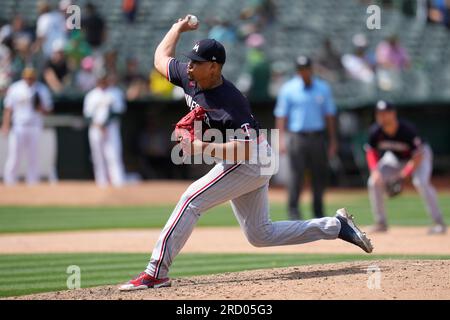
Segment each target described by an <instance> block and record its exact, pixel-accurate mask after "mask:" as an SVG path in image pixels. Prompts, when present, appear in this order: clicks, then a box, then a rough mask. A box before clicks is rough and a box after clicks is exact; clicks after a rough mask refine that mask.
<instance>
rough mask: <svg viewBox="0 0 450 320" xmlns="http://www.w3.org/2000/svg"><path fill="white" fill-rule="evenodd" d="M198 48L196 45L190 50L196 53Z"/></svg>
mask: <svg viewBox="0 0 450 320" xmlns="http://www.w3.org/2000/svg"><path fill="white" fill-rule="evenodd" d="M198 47H199V44H198V43H196V44H195V46H194V47H193V48H192V50H194V51H195V52H198Z"/></svg>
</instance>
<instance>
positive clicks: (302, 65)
mask: <svg viewBox="0 0 450 320" xmlns="http://www.w3.org/2000/svg"><path fill="white" fill-rule="evenodd" d="M295 66H296V67H297V69H308V68H311V66H312V60H311V58H310V57H307V56H304V55H300V56H298V57H297V59H295Z"/></svg>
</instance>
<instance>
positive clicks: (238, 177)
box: [119, 15, 373, 291]
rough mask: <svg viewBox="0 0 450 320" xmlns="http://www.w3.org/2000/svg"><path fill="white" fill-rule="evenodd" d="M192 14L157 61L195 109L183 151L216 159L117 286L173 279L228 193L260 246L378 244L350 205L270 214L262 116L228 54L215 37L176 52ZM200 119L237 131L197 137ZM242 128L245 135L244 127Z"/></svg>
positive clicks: (185, 124) (367, 247)
mask: <svg viewBox="0 0 450 320" xmlns="http://www.w3.org/2000/svg"><path fill="white" fill-rule="evenodd" d="M189 18H190V16H189V15H188V16H186V17H185V18H184V19H179V20H178V22H177V23H175V24H174V25H173V26H172V28H171V29H170V30H169V32H168V33H167V34H166V35H165V37H164V39H163V40H162V41H161V43H160V44H159V45H158V47H157V49H156V52H155V60H154V62H155V68H156V69H157V70H158V71H159V72H160V73H161V74H163V75H165V76H166V77H167V79H168V80H169V81H170V82H172V83H173V84H175V85H177V86H180V87H182V88H183V90H184V92H185V95H186V102H187V105H188V107H189V108H190V109H191V112H189V113H188V114H187V115H186V116H185V117H183V118H182V120H181V121H179V123H178V124H177V127H176V128H177V130H179V129H184V134H183V133H182V131H180V132H179V133H178V132H177V130H175V133H176V137H177V138H179V141H180V142H181V145H183V152H187V154H189V153H190V152H192V146H193V149H194V151H193V153H191V154H195V153H196V151H195V149H198V150H199V152H200V153H203V154H204V155H206V156H212V157H214V158H216V159H217V160H218V161H217V164H216V165H215V166H214V167H213V168H212V169H211V171H209V172H208V173H207V174H206V175H205V176H203V177H202V178H200V179H199V180H197V181H195V182H194V183H193V184H191V185H190V186H189V187H188V189H187V190H186V191H185V192H184V194H183V195H182V196H181V199H180V201H179V202H178V204H177V205H176V207H175V209H174V211H173V212H172V215H171V216H170V218H169V221H168V222H167V224H166V226H165V227H164V229H163V230H162V232H161V234H160V237H159V239H158V241H157V243H156V246H155V248H154V250H153V253H152V257H151V259H150V262H149V263H148V266H147V268H146V270H145V271H144V272H142V273H141V274H139V275H138V276H137V277H136V278H135V279H133V280H131V281H129V282H128V283H127V284H124V285H122V286H121V287H120V288H119V289H120V290H123V291H130V290H138V289H147V288H158V287H165V286H169V285H170V280H169V278H168V272H169V268H170V266H171V264H172V262H173V260H174V259H175V258H176V256H177V254H178V253H179V252H180V250H181V249H182V248H183V246H184V244H185V243H186V241H187V240H188V238H189V237H190V235H191V233H192V230H193V229H194V226H195V224H196V223H197V221H198V219H199V218H200V216H201V215H202V214H203V213H204V212H205V211H207V210H208V209H210V208H212V207H215V206H217V205H219V204H221V203H224V202H226V201H231V206H232V209H233V212H234V214H235V216H236V218H237V220H238V222H239V224H240V226H241V228H242V230H243V231H244V233H245V235H246V237H247V239H248V241H249V242H250V243H251V244H253V245H254V246H257V247H266V246H280V245H293V244H301V243H306V242H311V241H316V240H320V239H336V238H340V239H342V240H344V241H347V242H350V243H352V244H354V245H357V246H359V247H360V248H361V249H363V250H364V251H366V252H372V250H373V247H372V244H371V243H370V240H369V239H368V238H367V237H366V235H365V234H364V233H362V232H361V231H360V230H359V229H358V228H357V227H356V226H355V224H354V222H353V219H352V217H351V216H350V215H349V214H348V213H347V211H346V210H345V209H340V210H338V211H337V213H336V216H334V217H326V218H321V219H313V220H308V221H300V220H297V221H280V222H272V221H271V220H270V217H269V204H268V188H269V180H270V177H271V175H270V174H264V173H263V170H261V167H262V164H260V162H253V161H250V159H253V157H254V156H255V154H256V152H255V150H254V146H258V147H259V148H260V149H263V151H265V152H266V154H267V153H268V152H269V151H270V146H269V144H268V142H267V140H266V139H265V138H264V135H263V134H260V132H259V130H258V129H259V124H258V122H257V121H256V119H255V118H254V117H253V116H252V113H251V109H250V106H249V103H248V101H247V100H246V98H245V97H244V96H243V95H242V94H241V93H240V92H239V90H238V89H236V87H235V86H234V85H233V84H232V83H231V82H229V81H228V80H226V79H225V78H224V77H223V76H222V67H223V64H224V63H225V60H226V53H225V49H224V47H223V45H222V44H220V43H219V42H217V41H216V40H214V39H204V40H201V41H199V42H197V43H196V44H195V45H194V47H193V49H192V50H191V51H190V52H188V53H187V54H185V55H186V56H187V57H188V58H189V59H190V61H189V63H182V62H180V61H179V60H177V59H175V58H173V57H174V56H175V47H176V44H177V42H178V39H179V37H180V35H181V33H182V32H185V31H190V30H195V29H197V28H198V24H196V25H190V24H189ZM195 120H197V122H196V123H197V124H199V123H201V124H204V125H205V126H206V127H208V128H209V129H208V130H210V129H215V130H216V131H220V132H223V133H225V132H226V131H227V132H228V133H229V132H230V131H232V132H236V134H235V135H234V136H233V135H231V136H230V135H229V134H228V135H227V134H224V135H223V136H224V137H225V136H228V137H227V139H226V140H222V141H218V139H215V140H214V142H206V141H202V140H200V139H197V138H196V137H195V134H194V133H198V132H200V130H197V129H195V128H193V127H194V126H193V125H192V122H195ZM198 120H202V122H200V121H198ZM189 124H191V126H189ZM238 132H240V133H243V135H242V136H240V135H238V134H237V133H238ZM239 136H240V137H241V138H240V139H238V138H239ZM236 137H238V138H236ZM205 140H207V139H206V138H205ZM242 150H244V152H242ZM200 153H199V154H200Z"/></svg>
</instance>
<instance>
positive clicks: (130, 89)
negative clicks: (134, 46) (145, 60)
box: [123, 57, 150, 100]
mask: <svg viewBox="0 0 450 320" xmlns="http://www.w3.org/2000/svg"><path fill="white" fill-rule="evenodd" d="M125 67H126V69H125V73H124V75H123V82H124V84H125V87H126V96H127V99H128V100H136V99H139V98H142V97H144V96H147V95H148V94H149V93H150V92H149V87H148V85H147V79H146V78H145V76H144V75H143V74H142V73H141V71H140V67H139V61H138V60H137V59H136V58H135V57H128V58H127V60H126V65H125Z"/></svg>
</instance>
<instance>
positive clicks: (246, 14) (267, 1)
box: [240, 0, 276, 28]
mask: <svg viewBox="0 0 450 320" xmlns="http://www.w3.org/2000/svg"><path fill="white" fill-rule="evenodd" d="M240 16H241V19H243V20H248V19H250V20H253V22H254V23H255V24H256V25H257V26H259V27H260V28H264V27H265V26H266V25H269V24H271V23H273V22H274V21H275V19H276V4H275V1H273V0H247V6H246V7H245V8H244V9H242V10H241V14H240Z"/></svg>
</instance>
